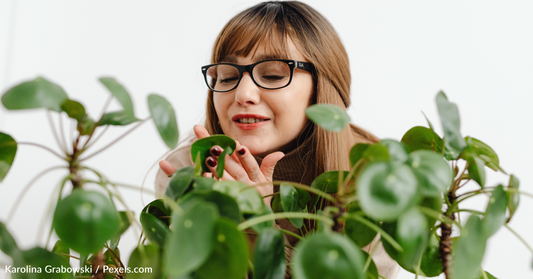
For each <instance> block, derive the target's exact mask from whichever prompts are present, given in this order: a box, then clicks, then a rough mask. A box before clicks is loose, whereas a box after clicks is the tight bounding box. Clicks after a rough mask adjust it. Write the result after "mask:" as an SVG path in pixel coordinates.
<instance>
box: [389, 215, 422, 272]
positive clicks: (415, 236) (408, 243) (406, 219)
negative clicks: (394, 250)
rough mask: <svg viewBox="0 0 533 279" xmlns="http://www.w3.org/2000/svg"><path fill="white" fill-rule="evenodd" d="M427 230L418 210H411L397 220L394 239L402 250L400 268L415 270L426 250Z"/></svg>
mask: <svg viewBox="0 0 533 279" xmlns="http://www.w3.org/2000/svg"><path fill="white" fill-rule="evenodd" d="M428 232H429V228H428V225H427V221H426V217H425V216H424V214H422V213H420V211H418V209H416V208H411V209H410V210H409V211H407V212H405V213H404V214H402V215H401V216H400V217H399V218H398V224H397V228H396V239H397V240H398V243H399V244H400V245H401V246H402V248H403V253H402V254H401V257H400V258H401V262H402V266H407V267H409V269H412V270H416V266H417V265H418V260H419V259H420V257H421V256H422V253H423V252H424V250H425V249H426V246H427V242H428V236H429V235H428Z"/></svg>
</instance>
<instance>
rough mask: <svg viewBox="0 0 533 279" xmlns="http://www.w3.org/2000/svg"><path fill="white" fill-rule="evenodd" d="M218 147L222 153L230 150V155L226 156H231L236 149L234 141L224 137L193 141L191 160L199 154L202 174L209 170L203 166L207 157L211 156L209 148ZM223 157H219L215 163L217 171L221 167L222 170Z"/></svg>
mask: <svg viewBox="0 0 533 279" xmlns="http://www.w3.org/2000/svg"><path fill="white" fill-rule="evenodd" d="M215 145H218V146H220V147H221V148H222V149H223V150H224V152H226V149H231V150H230V153H226V154H227V155H231V154H233V151H234V150H235V148H236V147H237V144H236V143H235V141H234V140H233V139H232V138H230V137H228V136H225V135H213V136H210V137H206V138H203V139H199V140H197V141H195V142H194V143H193V144H192V146H191V158H196V157H197V155H198V152H200V162H202V171H203V172H209V171H210V170H209V168H207V165H206V164H205V160H206V159H207V157H209V156H211V147H213V146H215ZM224 157H225V156H219V157H218V162H217V169H218V168H219V167H220V166H221V165H222V167H221V168H222V169H224V159H223V158H224Z"/></svg>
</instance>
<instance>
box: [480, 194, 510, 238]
mask: <svg viewBox="0 0 533 279" xmlns="http://www.w3.org/2000/svg"><path fill="white" fill-rule="evenodd" d="M506 211H507V193H506V192H505V190H504V189H503V186H502V185H499V186H498V187H496V189H494V191H492V195H491V197H490V199H489V203H488V204H487V210H486V211H485V218H484V219H483V221H482V222H483V228H484V231H485V237H486V238H487V239H488V238H489V237H491V236H492V235H493V234H495V233H496V232H497V231H498V230H499V229H500V227H501V226H502V225H503V224H505V213H506Z"/></svg>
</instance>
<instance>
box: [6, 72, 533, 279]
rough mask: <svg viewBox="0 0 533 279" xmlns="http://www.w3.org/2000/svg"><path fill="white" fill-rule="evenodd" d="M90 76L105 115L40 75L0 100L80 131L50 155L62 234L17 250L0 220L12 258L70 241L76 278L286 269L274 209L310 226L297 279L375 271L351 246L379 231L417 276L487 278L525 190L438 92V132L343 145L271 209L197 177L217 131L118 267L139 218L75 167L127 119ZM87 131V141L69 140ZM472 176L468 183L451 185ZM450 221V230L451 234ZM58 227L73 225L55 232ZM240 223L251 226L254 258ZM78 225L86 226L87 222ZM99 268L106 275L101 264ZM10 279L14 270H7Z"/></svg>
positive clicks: (10, 154)
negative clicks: (147, 270) (463, 128)
mask: <svg viewBox="0 0 533 279" xmlns="http://www.w3.org/2000/svg"><path fill="white" fill-rule="evenodd" d="M101 81H102V82H103V83H104V85H106V87H108V88H109V89H110V91H111V92H112V94H113V96H115V97H116V98H117V99H118V100H119V101H120V103H121V104H122V105H123V108H124V110H123V111H120V112H114V113H106V114H104V115H103V116H102V117H101V118H100V119H99V120H98V121H93V120H90V118H88V116H87V115H86V114H85V113H84V110H83V106H82V105H81V104H79V103H77V102H75V101H71V100H68V99H67V97H66V94H64V92H63V91H62V90H61V89H60V87H59V86H57V85H55V84H53V83H51V82H49V81H46V80H44V79H36V80H35V81H32V82H28V83H23V84H21V85H18V86H15V87H13V88H12V89H10V90H8V91H7V92H6V93H5V94H4V96H3V97H2V102H3V103H4V106H6V108H8V109H24V108H36V107H44V108H47V109H49V110H52V111H57V112H60V113H61V112H65V113H67V114H68V115H69V117H71V118H73V119H76V121H77V123H78V133H79V135H78V138H77V139H76V140H75V142H74V143H73V148H72V150H73V151H72V153H69V152H66V153H65V154H64V155H59V156H61V157H64V158H65V160H66V161H67V162H68V163H69V167H68V169H69V173H70V174H69V175H68V176H67V177H65V179H64V180H63V183H62V184H61V185H62V186H61V187H63V186H64V185H65V183H66V182H67V181H70V182H71V185H72V189H73V190H72V193H71V194H70V195H68V196H67V197H62V196H61V195H59V196H58V203H57V207H56V210H55V214H54V224H53V229H54V230H55V231H56V233H57V235H58V236H59V238H60V239H61V240H60V241H59V242H58V243H57V244H56V245H55V247H54V249H53V250H52V251H48V250H45V249H42V248H35V249H31V250H28V251H21V250H20V249H18V248H17V245H16V243H15V242H14V240H13V238H12V237H11V235H10V234H9V233H8V231H7V230H6V228H5V226H4V225H3V224H2V223H0V249H1V250H2V251H3V252H4V253H6V254H7V255H9V256H11V257H12V258H13V261H14V263H15V264H16V265H20V266H24V265H26V264H30V265H32V266H36V267H41V266H42V267H44V266H46V265H51V266H54V267H57V268H60V267H61V266H69V265H68V262H66V261H65V258H63V257H62V256H70V257H72V255H70V254H71V253H70V249H72V250H74V251H76V252H78V253H80V254H81V255H80V258H81V263H83V264H81V266H82V267H84V266H85V265H86V263H87V264H88V265H90V266H92V268H87V269H85V270H83V272H80V273H79V274H78V276H90V275H91V273H92V274H93V276H94V277H95V278H104V276H106V277H109V278H122V276H126V277H127V278H167V276H170V277H171V278H244V277H245V276H246V274H247V273H248V272H253V274H254V278H283V276H284V271H285V268H286V261H285V245H284V241H283V234H284V233H287V234H292V233H291V232H288V231H285V230H283V229H279V228H276V227H275V226H274V220H275V219H281V218H288V219H289V220H290V221H291V222H292V224H293V225H294V226H296V227H299V228H302V227H303V219H313V220H316V223H317V226H316V227H312V228H305V229H310V231H309V232H307V233H303V235H302V236H299V235H295V236H296V237H298V238H300V239H301V240H300V242H299V243H298V245H297V246H296V247H290V248H291V249H294V250H295V251H294V255H293V258H292V263H291V269H292V271H293V272H294V277H295V278H379V274H378V271H377V269H376V266H375V264H374V263H373V261H372V258H371V255H372V253H373V252H374V251H371V252H370V255H369V254H367V253H366V252H363V251H362V250H361V249H360V248H359V247H363V246H366V245H368V244H369V243H370V242H371V241H372V240H373V239H374V238H375V237H376V235H377V234H378V233H379V234H381V241H382V242H383V245H384V247H385V250H386V251H387V253H388V254H389V255H390V256H391V257H392V258H393V259H395V260H396V261H397V262H398V263H399V264H400V265H401V266H402V267H403V268H404V269H406V270H408V271H410V272H412V273H415V274H416V276H418V275H424V276H427V277H433V276H437V275H439V274H441V273H443V272H444V273H445V275H446V278H448V279H449V278H455V279H472V278H476V279H477V278H494V277H492V276H491V275H490V274H489V273H488V272H486V271H484V270H482V269H481V261H482V259H483V255H484V253H485V245H486V242H487V239H489V238H490V237H491V236H492V235H493V234H494V233H495V232H496V231H497V230H498V229H499V228H500V227H501V226H506V227H507V228H509V227H508V226H507V224H506V223H508V222H510V221H511V219H512V217H513V214H514V213H515V212H516V210H517V208H518V205H519V195H520V194H526V195H529V194H527V193H522V192H520V191H519V181H518V179H517V178H516V177H515V176H514V175H509V182H508V183H506V184H505V185H495V186H494V187H492V186H487V185H485V169H486V167H487V168H490V169H493V170H495V171H499V172H503V173H506V172H504V171H503V169H502V168H501V167H500V165H499V159H498V156H497V155H496V153H495V152H494V151H493V150H492V149H491V148H490V147H489V146H488V145H486V144H484V143H483V142H481V141H480V140H477V139H475V138H471V137H466V138H463V136H462V135H461V133H460V132H459V130H460V129H459V128H460V121H459V115H458V110H457V107H456V105H455V104H453V103H450V102H449V101H448V100H447V98H446V96H445V95H444V93H442V92H441V93H439V94H438V95H437V98H436V101H437V107H438V110H439V115H440V119H441V123H442V126H443V129H444V137H442V138H441V137H440V136H439V135H438V134H437V133H436V132H435V131H434V130H433V127H432V125H431V123H430V122H429V121H428V124H429V128H426V127H414V128H412V129H410V130H409V131H407V132H406V133H405V135H404V136H403V138H402V139H401V141H395V140H382V141H380V142H379V143H376V144H356V145H355V146H353V148H352V149H351V151H350V153H349V154H345V156H349V159H350V164H351V169H350V170H349V171H331V172H326V173H323V174H321V175H320V176H318V177H317V178H316V179H315V180H314V181H313V183H312V184H311V185H309V186H307V185H301V184H297V183H292V182H286V181H277V182H273V184H275V185H280V191H279V192H277V193H274V195H275V198H274V199H273V202H272V209H270V208H269V207H268V206H266V205H265V204H264V203H263V199H262V198H263V197H261V195H260V194H259V192H258V191H257V190H256V189H255V188H254V186H255V185H254V186H250V185H246V184H243V183H240V182H235V181H217V180H215V179H212V178H206V177H203V173H204V172H205V171H206V170H207V168H206V166H205V165H204V164H203V162H205V159H206V157H207V156H209V149H210V148H211V147H212V146H213V145H220V146H221V147H223V148H224V152H225V154H229V155H231V154H232V152H233V150H234V149H235V142H234V141H233V140H232V139H231V138H228V137H226V136H223V135H215V136H212V137H209V138H205V139H202V140H199V141H197V142H195V143H194V144H193V146H192V148H191V156H192V158H195V166H191V167H185V168H182V169H180V170H178V171H177V172H176V173H175V174H174V175H173V176H172V178H171V180H170V182H169V185H168V187H167V190H166V193H165V195H164V196H161V197H160V199H156V200H154V201H152V202H151V203H149V204H148V205H147V206H146V207H144V208H143V209H142V211H141V213H140V224H141V226H142V228H143V234H142V235H141V237H140V242H139V245H138V247H137V248H136V249H135V250H134V252H133V253H132V254H131V255H130V257H129V263H128V265H127V266H126V265H124V264H123V262H122V260H121V256H120V254H119V251H118V248H117V245H118V243H119V239H120V235H121V234H122V233H124V231H125V230H126V229H127V228H128V227H129V225H130V223H133V222H136V220H135V219H134V218H133V213H132V212H131V211H126V212H117V211H116V210H115V208H114V206H113V204H112V202H119V203H122V202H123V201H122V200H121V198H120V194H119V193H118V191H117V190H116V184H113V183H111V182H110V180H108V179H107V178H106V177H105V176H103V175H102V174H100V173H98V172H96V171H94V170H92V169H89V170H90V171H92V172H94V173H96V174H97V176H98V177H99V180H97V181H89V180H87V179H84V177H82V176H81V175H79V173H78V171H79V170H81V169H86V167H84V166H83V158H86V157H84V156H83V154H84V152H85V151H86V150H87V146H86V145H87V143H89V142H90V140H91V137H92V134H93V133H94V131H95V130H96V129H97V128H99V127H101V126H104V125H127V124H130V123H133V122H136V121H138V119H137V118H135V116H134V114H133V109H132V106H131V101H129V96H128V94H127V92H126V91H125V90H124V89H123V87H122V86H120V85H119V84H118V83H117V82H116V81H114V80H113V79H103V80H102V79H101ZM22 94H26V95H24V96H25V97H24V98H22V97H16V96H21V95H22ZM148 103H149V106H150V108H151V113H152V118H153V119H154V122H155V123H156V126H157V128H158V130H159V132H160V134H161V136H162V138H163V139H164V141H165V143H166V144H167V145H168V146H169V147H170V148H172V147H174V146H175V145H176V143H177V127H176V124H175V123H176V122H175V116H174V112H173V110H172V109H171V108H170V105H169V104H168V103H167V102H166V101H165V100H164V99H163V98H162V97H159V96H156V95H151V96H150V97H149V98H148ZM306 113H307V115H308V117H309V118H310V119H311V120H312V121H313V122H314V123H315V124H317V125H320V126H321V127H322V128H324V129H327V130H329V131H332V132H340V131H341V130H342V129H344V128H345V127H346V125H347V124H348V122H349V118H348V116H347V115H346V113H345V112H344V111H343V110H341V109H340V108H338V107H336V106H332V105H315V106H311V107H310V108H308V110H307V111H306ZM164 120H166V121H164ZM84 137H85V138H86V141H85V145H83V146H81V147H80V146H79V144H80V139H84V140H85V138H84ZM89 147H90V144H89ZM16 148H17V143H16V142H15V141H14V140H13V138H12V137H10V136H9V135H6V134H0V151H1V152H0V166H1V167H0V178H3V177H5V175H6V174H7V171H8V170H9V167H10V166H11V164H12V162H13V158H14V156H15V153H16ZM221 158H224V156H221ZM463 162H464V164H463ZM462 165H464V167H461V166H462ZM223 169H224V161H223V160H220V161H219V163H218V169H217V172H220V173H221V172H222V170H223ZM220 173H219V174H220ZM219 176H220V175H219ZM469 181H474V182H475V183H476V184H477V185H478V188H477V189H476V190H474V191H469V192H458V190H460V189H462V188H463V187H464V186H465V184H466V183H468V182H469ZM88 183H94V184H97V185H100V186H102V187H103V189H104V190H105V191H106V192H108V193H109V196H110V198H107V197H105V196H103V195H101V194H99V193H96V192H90V191H86V190H83V186H84V185H85V184H88ZM61 192H62V191H59V193H61ZM480 194H484V195H488V196H490V202H489V204H488V205H487V208H486V210H485V211H484V212H478V211H473V210H468V209H465V208H463V202H464V201H466V200H468V199H470V198H472V197H474V196H476V195H480ZM529 196H531V195H529ZM324 204H329V206H325V205H324ZM88 213H94V214H88ZM96 213H97V214H96ZM464 213H469V214H471V215H470V217H469V218H468V220H467V221H466V223H462V222H460V219H459V217H460V216H462V215H463V214H464ZM87 216H90V217H87ZM480 217H481V218H480ZM461 219H462V220H465V218H464V217H463V218H461ZM104 220H105V221H104ZM452 226H455V228H456V229H459V231H460V236H459V237H457V238H456V239H454V240H452V237H451V232H452ZM66 227H69V228H70V229H71V232H74V233H73V234H66V233H64V232H63V230H64V229H65V228H66ZM305 229H304V231H305ZM439 229H440V231H439ZM509 229H510V228H509ZM245 230H246V231H247V232H248V233H250V230H251V231H253V233H255V234H257V235H258V239H257V240H256V243H255V247H254V250H253V257H252V255H250V252H249V247H248V246H249V244H248V240H247V237H246V235H245V234H244V231H245ZM89 231H90V232H91V234H88V233H87V234H86V233H85V232H89ZM292 235H294V234H292ZM344 235H345V236H346V237H344ZM146 242H148V243H146ZM526 245H527V244H526ZM528 247H529V246H528ZM310 251H311V252H310ZM532 252H533V251H532ZM87 258H88V260H87ZM252 259H253V260H252ZM146 266H150V267H153V272H152V273H151V274H136V273H128V272H127V271H125V269H126V268H128V267H129V268H133V267H146ZM104 268H105V269H106V270H107V271H108V272H106V273H103V272H101V271H102V270H103V269H104ZM111 268H118V269H111ZM120 268H122V269H120ZM96 270H100V272H95V271H96ZM43 276H44V275H43ZM60 276H61V278H72V274H68V273H60V275H57V276H56V277H54V278H57V277H60ZM17 278H25V276H22V275H21V274H17Z"/></svg>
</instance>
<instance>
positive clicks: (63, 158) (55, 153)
mask: <svg viewBox="0 0 533 279" xmlns="http://www.w3.org/2000/svg"><path fill="white" fill-rule="evenodd" d="M17 144H19V145H33V146H37V147H40V148H42V149H44V150H47V151H49V152H51V153H52V154H54V155H55V156H57V157H58V158H59V159H62V160H66V158H65V157H62V156H61V155H59V153H57V152H55V151H54V150H52V149H50V148H48V147H46V146H44V145H40V144H38V143H33V142H24V141H23V142H17Z"/></svg>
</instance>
